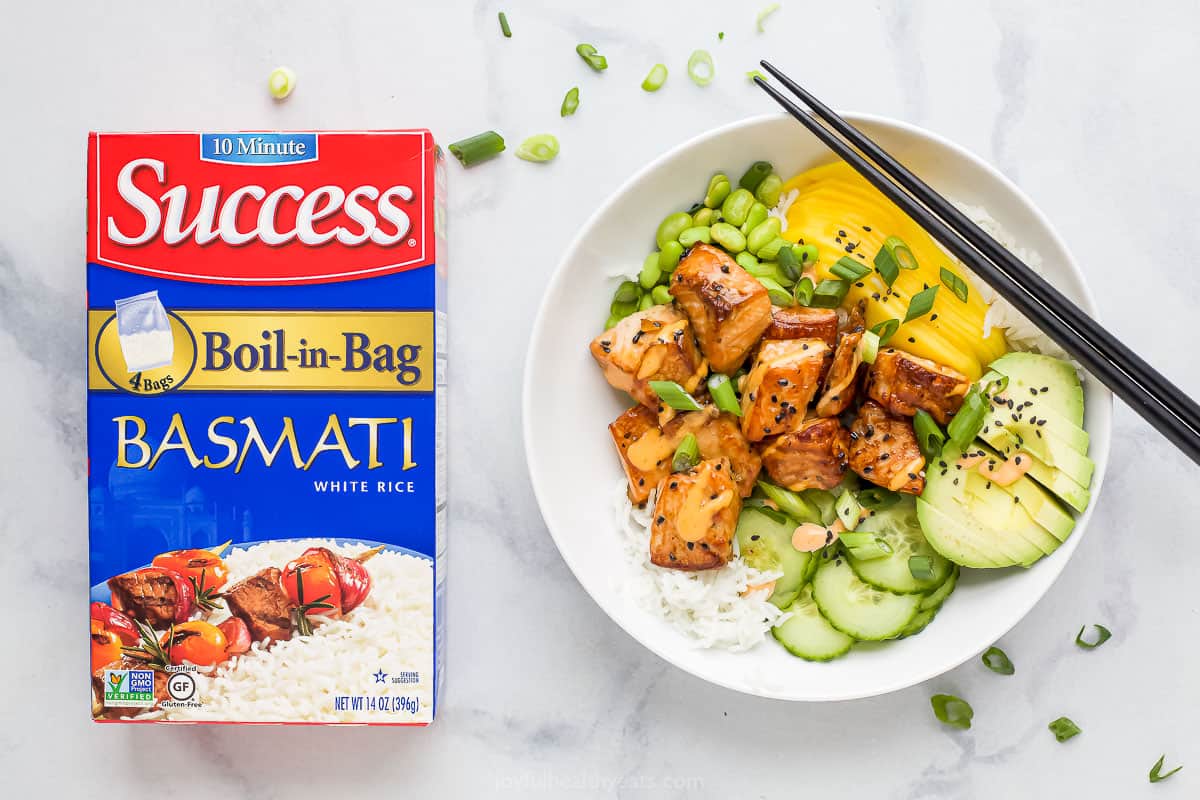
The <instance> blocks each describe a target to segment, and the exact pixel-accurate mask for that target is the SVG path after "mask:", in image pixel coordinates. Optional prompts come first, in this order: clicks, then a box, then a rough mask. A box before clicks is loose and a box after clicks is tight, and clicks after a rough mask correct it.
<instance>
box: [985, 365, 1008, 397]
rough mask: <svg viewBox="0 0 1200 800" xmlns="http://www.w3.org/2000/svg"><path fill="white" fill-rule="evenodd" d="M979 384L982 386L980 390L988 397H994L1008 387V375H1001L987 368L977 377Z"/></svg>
mask: <svg viewBox="0 0 1200 800" xmlns="http://www.w3.org/2000/svg"><path fill="white" fill-rule="evenodd" d="M979 386H980V387H982V389H981V391H982V392H983V393H984V394H986V395H987V396H988V397H995V396H996V395H998V394H1000V393H1001V392H1003V391H1004V390H1005V389H1007V388H1008V376H1007V375H1001V374H1000V373H999V372H996V371H995V370H992V369H989V370H988V371H987V372H986V373H985V374H984V376H983V377H982V378H980V379H979ZM993 386H995V387H996V389H995V391H992V387H993Z"/></svg>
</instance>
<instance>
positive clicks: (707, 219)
mask: <svg viewBox="0 0 1200 800" xmlns="http://www.w3.org/2000/svg"><path fill="white" fill-rule="evenodd" d="M716 216H717V213H716V212H715V211H713V210H712V209H711V208H702V209H700V210H699V211H697V212H696V213H695V214H693V215H692V224H693V225H712V224H713V223H714V222H716V221H717V220H716V219H715V217H716Z"/></svg>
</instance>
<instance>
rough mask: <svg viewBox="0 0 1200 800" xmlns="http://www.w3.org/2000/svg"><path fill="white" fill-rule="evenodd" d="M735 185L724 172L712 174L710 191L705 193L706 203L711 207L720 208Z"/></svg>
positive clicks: (709, 184)
mask: <svg viewBox="0 0 1200 800" xmlns="http://www.w3.org/2000/svg"><path fill="white" fill-rule="evenodd" d="M732 188H733V187H732V186H731V185H730V183H729V178H727V177H726V176H725V173H724V172H718V173H717V174H716V175H713V176H712V180H710V181H709V182H708V191H707V192H705V194H704V205H706V206H708V207H709V208H719V207H720V205H721V203H724V202H725V198H726V197H729V191H730V189H732Z"/></svg>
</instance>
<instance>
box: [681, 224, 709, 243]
mask: <svg viewBox="0 0 1200 800" xmlns="http://www.w3.org/2000/svg"><path fill="white" fill-rule="evenodd" d="M711 231H712V229H711V228H709V227H708V226H707V225H697V226H696V227H694V228H688V229H687V230H685V231H683V233H681V234H679V243H680V244H681V245H683V246H684V247H685V248H687V247H691V246H692V245H694V244H695V243H696V242H704V243H705V244H711V243H712V233H711Z"/></svg>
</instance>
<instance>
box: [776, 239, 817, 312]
mask: <svg viewBox="0 0 1200 800" xmlns="http://www.w3.org/2000/svg"><path fill="white" fill-rule="evenodd" d="M779 252H781V253H782V252H783V251H782V250H780V251H779ZM815 291H816V287H814V286H813V282H812V278H801V279H800V281H799V282H798V283H797V284H796V288H795V289H793V290H792V292H793V296H794V297H795V298H796V302H797V303H799V304H800V305H802V306H805V307H808V306H811V305H812V301H813V292H815Z"/></svg>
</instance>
